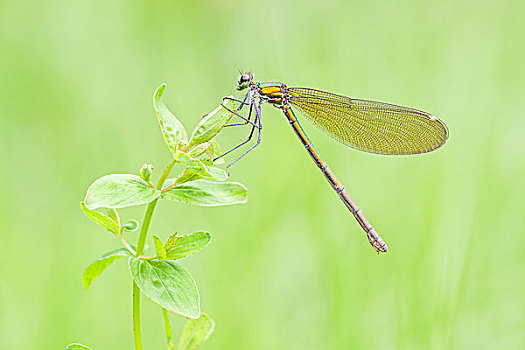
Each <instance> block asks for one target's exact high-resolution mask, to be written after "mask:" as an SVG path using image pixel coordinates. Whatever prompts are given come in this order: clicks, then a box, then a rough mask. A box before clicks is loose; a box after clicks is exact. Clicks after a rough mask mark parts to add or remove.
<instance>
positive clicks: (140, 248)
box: [133, 159, 175, 350]
mask: <svg viewBox="0 0 525 350" xmlns="http://www.w3.org/2000/svg"><path fill="white" fill-rule="evenodd" d="M173 165H175V159H172V160H171V162H170V163H169V164H168V165H167V166H166V169H164V171H163V172H162V175H161V176H160V178H159V182H158V183H157V189H158V190H160V189H162V185H164V182H165V181H166V179H167V178H168V175H169V173H170V171H171V169H172V168H173ZM158 201H159V199H158V198H157V199H155V200H154V201H153V202H150V203H149V204H148V207H147V208H146V213H145V214H144V220H143V221H142V227H141V228H140V236H139V241H138V243H137V252H136V253H135V256H136V257H137V258H138V257H140V256H141V255H142V253H144V246H145V244H146V238H147V237H148V230H149V225H150V223H151V218H152V217H153V212H154V211H155V207H156V206H157V202H158ZM133 333H134V335H135V350H142V334H141V330H140V289H139V287H138V286H137V284H136V283H135V281H133Z"/></svg>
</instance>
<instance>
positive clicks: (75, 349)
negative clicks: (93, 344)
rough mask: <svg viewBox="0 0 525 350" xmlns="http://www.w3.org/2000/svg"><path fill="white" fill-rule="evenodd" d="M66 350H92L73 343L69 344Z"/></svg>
mask: <svg viewBox="0 0 525 350" xmlns="http://www.w3.org/2000/svg"><path fill="white" fill-rule="evenodd" d="M66 350H92V349H91V348H89V347H87V346H85V345H82V344H77V343H73V344H69V345H68V346H67V347H66Z"/></svg>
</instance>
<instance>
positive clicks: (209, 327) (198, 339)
mask: <svg viewBox="0 0 525 350" xmlns="http://www.w3.org/2000/svg"><path fill="white" fill-rule="evenodd" d="M214 328H215V322H214V321H213V319H212V318H211V317H210V316H208V315H207V314H205V313H204V312H203V313H202V314H201V317H199V318H197V319H194V320H189V321H188V322H187V323H186V326H184V330H183V331H182V334H181V336H180V340H179V347H178V348H177V350H195V349H197V348H198V347H199V346H200V345H201V344H202V343H203V342H204V341H206V339H208V338H209V336H210V335H211V334H212V333H213V329H214Z"/></svg>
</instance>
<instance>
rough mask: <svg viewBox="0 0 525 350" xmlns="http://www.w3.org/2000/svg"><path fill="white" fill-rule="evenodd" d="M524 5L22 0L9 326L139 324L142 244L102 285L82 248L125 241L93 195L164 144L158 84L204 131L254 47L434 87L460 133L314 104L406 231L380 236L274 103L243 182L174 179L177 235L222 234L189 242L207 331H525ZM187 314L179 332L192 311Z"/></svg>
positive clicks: (348, 74)
mask: <svg viewBox="0 0 525 350" xmlns="http://www.w3.org/2000/svg"><path fill="white" fill-rule="evenodd" d="M524 11H525V6H524V3H523V2H522V1H499V2H494V1H474V0H472V1H468V0H467V1H447V0H445V1H443V0H440V1H405V0H401V1H395V2H389V1H374V0H372V1H366V2H365V1H344V0H341V1H329V0H325V1H315V2H309V1H279V2H272V1H267V2H240V1H239V2H236V1H217V0H214V1H211V0H210V1H171V2H156V1H150V2H137V1H123V0H120V1H119V0H117V1H96V0H95V1H89V2H86V1H64V0H51V1H46V2H40V1H29V2H22V1H14V0H4V1H2V2H1V3H0V132H1V135H0V136H1V137H0V156H1V162H2V171H0V182H1V184H2V185H1V186H0V200H1V204H0V222H1V225H0V247H1V254H0V348H1V349H63V348H64V347H65V345H66V344H68V343H70V342H74V341H75V342H76V341H78V342H81V343H85V344H86V345H89V346H91V347H93V348H94V349H96V350H102V349H131V348H132V347H133V338H132V333H131V281H130V278H129V275H128V273H127V267H126V264H125V262H124V260H122V261H118V262H117V263H115V265H114V266H112V267H111V268H110V269H109V270H108V271H106V272H104V274H103V275H102V276H101V278H100V279H98V280H97V281H96V282H95V283H94V284H93V285H92V286H91V288H90V290H89V291H88V292H86V291H84V290H83V288H82V285H81V279H80V277H81V273H82V271H83V269H84V267H85V266H87V264H89V263H90V262H91V261H92V260H94V259H95V258H97V257H98V256H99V255H101V254H102V253H103V252H105V251H108V250H111V249H113V248H115V247H118V246H119V242H118V241H116V240H115V239H114V238H113V237H111V236H110V235H108V234H107V233H105V232H104V231H102V230H101V229H99V227H98V226H96V225H95V224H93V223H91V222H90V221H89V220H88V219H87V218H86V217H84V216H83V214H82V213H81V211H80V209H79V206H78V203H79V202H80V201H81V200H82V199H83V196H84V194H85V190H86V189H87V187H88V185H89V184H90V183H91V182H92V181H93V180H95V179H96V178H98V177H100V176H102V175H105V174H108V173H136V172H137V171H138V170H139V168H140V167H141V165H142V164H143V163H145V162H151V163H153V164H154V166H155V168H156V170H157V174H158V173H160V171H161V170H162V168H163V167H164V165H165V164H166V163H167V161H168V158H169V152H168V150H167V148H166V146H165V145H164V143H163V141H162V138H161V135H160V132H159V130H158V126H157V122H156V119H155V115H154V112H153V108H152V103H151V98H152V94H153V91H154V89H155V88H156V87H157V86H158V85H159V84H160V83H163V82H166V83H167V84H168V88H167V90H166V95H165V99H166V101H167V104H168V105H169V106H170V107H171V109H172V110H173V111H174V112H175V113H176V115H177V116H178V117H179V118H180V120H182V121H183V123H184V124H185V126H186V127H187V128H188V129H189V130H191V129H192V127H193V126H194V125H195V123H197V121H198V120H199V119H200V118H201V116H202V115H204V114H206V113H207V112H209V111H211V110H212V109H214V108H215V107H216V106H217V105H218V103H219V102H220V100H221V98H222V96H224V95H228V94H230V93H231V92H232V91H233V90H234V88H235V84H236V81H237V79H238V70H239V69H245V70H246V69H251V70H253V71H254V72H255V74H256V77H257V78H259V79H261V80H274V79H278V80H282V81H284V82H286V83H287V84H288V85H290V86H309V87H315V88H319V89H323V90H328V91H332V92H336V93H342V94H345V95H348V96H351V97H356V98H366V99H375V100H380V101H385V102H391V103H396V104H401V105H407V106H412V107H414V108H419V109H423V110H425V111H429V112H431V113H433V114H435V115H437V116H439V117H440V118H441V119H443V120H444V121H445V122H446V123H447V125H448V127H449V129H450V132H451V136H450V139H449V141H448V142H447V144H446V145H445V146H444V147H443V148H442V149H440V150H438V151H436V152H433V153H430V154H425V155H421V156H411V157H386V156H378V155H371V154H367V153H362V152H357V151H354V150H351V149H347V148H346V147H345V146H343V145H341V144H338V143H337V142H335V141H333V140H331V139H330V138H328V137H326V136H325V135H324V134H323V133H322V132H320V131H318V130H317V129H316V128H315V127H313V126H312V125H310V124H308V122H306V121H304V122H303V126H304V127H305V129H306V130H307V132H308V133H309V135H310V138H311V139H312V140H314V143H315V145H316V147H317V148H318V150H319V151H320V152H321V153H322V154H323V156H324V158H325V159H326V160H327V161H328V163H329V164H330V166H331V167H332V169H334V171H335V172H336V174H337V175H338V177H339V178H340V180H341V181H342V182H343V183H344V184H345V186H346V188H347V189H348V190H349V192H350V194H351V195H352V196H353V197H354V199H355V200H356V201H357V203H358V204H359V205H360V206H361V208H363V210H364V212H365V213H366V215H367V216H368V218H369V219H370V221H371V222H372V223H373V224H374V225H375V227H376V229H377V231H378V232H380V233H381V234H382V236H383V238H384V239H385V241H386V242H387V244H388V245H389V247H390V251H389V253H388V254H386V255H380V256H378V255H377V254H375V253H374V252H373V250H372V249H371V247H370V246H369V243H368V241H367V240H366V238H365V235H364V233H363V232H362V231H361V228H360V227H359V225H358V224H357V223H356V222H355V220H354V218H353V217H352V215H350V213H348V211H347V210H346V208H345V207H344V205H343V204H342V203H341V202H340V201H339V199H338V198H337V196H336V194H335V193H333V191H332V190H331V188H330V186H329V185H328V184H327V183H326V182H325V180H324V178H323V176H322V175H321V174H320V173H319V171H318V170H317V169H316V168H315V166H314V165H313V163H312V161H311V160H310V159H309V157H308V155H307V154H306V152H305V151H304V149H303V147H302V146H301V144H300V143H299V142H298V140H296V138H295V135H294V134H293V132H292V130H291V129H290V127H289V126H288V124H287V122H286V121H285V119H284V117H283V116H282V115H280V114H279V111H278V110H276V109H274V108H271V107H268V106H265V108H264V111H263V112H264V130H263V143H262V145H261V146H260V148H258V149H257V150H256V151H254V152H253V153H251V154H250V155H249V156H248V157H246V158H245V159H244V160H243V161H242V162H240V163H238V164H237V165H236V166H234V167H233V168H232V176H231V179H232V180H235V181H240V182H243V183H244V184H246V185H247V187H248V188H249V202H248V203H247V204H246V205H238V206H231V207H223V208H199V207H191V206H186V205H182V204H178V203H174V202H166V203H164V202H163V203H161V205H160V206H159V207H158V211H157V212H156V213H155V217H154V222H153V227H152V231H153V232H155V233H158V234H159V235H160V236H161V237H162V238H166V237H167V236H168V235H169V233H171V232H173V231H176V230H179V231H181V232H191V231H196V230H202V229H205V230H208V231H210V232H211V233H212V235H213V242H212V244H211V245H210V246H209V247H208V248H207V249H206V250H204V251H203V252H202V253H201V254H199V255H195V256H192V257H190V258H187V259H185V260H184V261H181V263H182V264H183V265H184V266H185V267H186V268H188V269H189V271H190V272H191V273H192V275H193V276H194V278H195V279H196V281H197V283H198V285H199V289H200V293H201V300H202V308H203V310H205V311H206V312H208V313H209V314H210V315H211V316H212V317H213V318H214V319H215V321H216V323H217V326H216V330H215V333H214V334H213V336H212V337H211V338H210V339H209V341H208V342H207V343H206V344H205V345H204V346H203V349H523V348H525V297H524V296H525V278H524V274H525V254H524V252H523V248H524V247H525V219H524V214H525V204H524V203H525V202H524V196H525V186H524V184H525V180H524V179H525V136H524V135H525V118H524V112H523V111H524V104H523V94H524V92H525V90H524V88H525V70H524V69H523V57H524V56H525V40H523V33H525V22H524V21H523V12H524ZM244 134H245V131H243V130H237V131H234V130H231V131H230V130H228V132H227V133H226V132H225V133H223V135H222V139H221V140H222V142H223V145H228V144H234V143H235V142H238V141H240V140H241V139H242V138H243V137H244ZM143 211H144V208H143V207H141V208H131V209H128V210H123V211H121V215H122V216H123V217H124V218H137V219H139V220H141V219H142V215H143ZM128 238H129V240H130V241H136V239H137V234H136V233H133V234H130V235H129V236H128ZM149 245H150V246H152V243H151V242H149ZM143 310H144V311H143V318H142V320H143V336H144V346H145V348H146V349H163V348H165V344H164V334H163V325H162V317H161V313H160V310H159V309H158V307H157V306H156V305H153V303H151V302H149V301H148V300H144V299H143ZM172 322H173V327H174V332H175V334H177V335H178V334H179V333H180V331H181V329H182V327H183V325H184V320H183V319H182V318H181V317H180V316H176V315H173V317H172Z"/></svg>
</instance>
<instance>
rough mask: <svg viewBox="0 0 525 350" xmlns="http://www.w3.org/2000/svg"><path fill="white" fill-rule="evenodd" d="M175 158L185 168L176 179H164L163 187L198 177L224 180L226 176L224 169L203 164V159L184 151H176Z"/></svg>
mask: <svg viewBox="0 0 525 350" xmlns="http://www.w3.org/2000/svg"><path fill="white" fill-rule="evenodd" d="M175 159H176V160H177V161H178V162H179V163H182V164H184V165H186V168H185V169H184V171H183V172H182V173H181V174H180V175H179V176H178V177H177V178H176V179H168V180H166V182H165V183H164V188H166V187H168V186H171V185H172V184H181V183H184V182H188V181H195V180H198V179H208V180H216V181H224V180H226V179H227V178H228V174H227V173H226V171H225V170H223V169H220V168H216V167H214V166H208V165H205V164H204V162H203V160H201V159H197V158H192V157H190V156H188V155H187V154H186V153H184V152H181V151H179V152H177V153H176V154H175Z"/></svg>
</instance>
